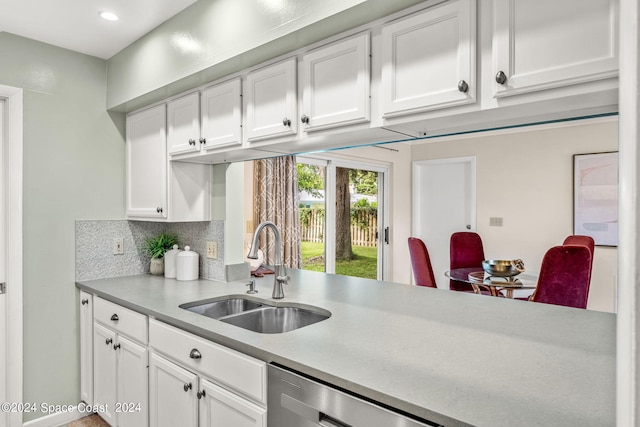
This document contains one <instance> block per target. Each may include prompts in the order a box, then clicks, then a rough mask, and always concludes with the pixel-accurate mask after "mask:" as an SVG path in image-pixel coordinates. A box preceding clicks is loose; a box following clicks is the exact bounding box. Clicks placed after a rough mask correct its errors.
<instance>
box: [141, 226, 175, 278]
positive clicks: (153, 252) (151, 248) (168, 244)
mask: <svg viewBox="0 0 640 427" xmlns="http://www.w3.org/2000/svg"><path fill="white" fill-rule="evenodd" d="M177 244H178V236H176V235H174V234H170V233H162V234H160V235H158V236H156V237H149V238H147V239H146V240H145V242H144V251H145V252H146V253H147V254H148V255H149V256H150V257H151V265H150V268H149V270H150V271H151V274H154V275H156V276H161V275H163V274H164V253H165V252H166V251H168V250H169V249H171V248H172V247H173V245H177Z"/></svg>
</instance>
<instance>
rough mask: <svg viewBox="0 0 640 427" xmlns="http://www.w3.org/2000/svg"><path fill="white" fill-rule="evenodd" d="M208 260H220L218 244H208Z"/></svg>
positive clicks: (209, 242)
mask: <svg viewBox="0 0 640 427" xmlns="http://www.w3.org/2000/svg"><path fill="white" fill-rule="evenodd" d="M207 258H210V259H218V243H216V242H211V241H208V242H207Z"/></svg>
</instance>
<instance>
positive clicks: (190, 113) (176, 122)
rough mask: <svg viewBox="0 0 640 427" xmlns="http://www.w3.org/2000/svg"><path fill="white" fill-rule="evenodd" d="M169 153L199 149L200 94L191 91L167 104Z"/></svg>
mask: <svg viewBox="0 0 640 427" xmlns="http://www.w3.org/2000/svg"><path fill="white" fill-rule="evenodd" d="M167 125H168V130H167V150H168V151H169V154H178V153H189V152H192V151H198V150H200V142H199V139H200V94H199V93H198V92H196V93H191V94H189V95H186V96H183V97H181V98H178V99H174V100H173V101H170V102H169V103H168V105H167Z"/></svg>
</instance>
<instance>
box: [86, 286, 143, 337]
mask: <svg viewBox="0 0 640 427" xmlns="http://www.w3.org/2000/svg"><path fill="white" fill-rule="evenodd" d="M93 318H94V319H95V321H96V322H100V323H102V324H103V325H106V326H108V327H109V328H111V329H113V330H115V331H117V332H119V333H121V334H124V335H127V336H129V337H131V338H133V339H135V340H137V341H139V342H140V343H142V344H147V343H148V342H149V332H148V327H147V316H145V315H144V314H140V313H137V312H135V311H133V310H129V309H128V308H124V307H122V306H120V305H118V304H114V303H112V302H109V301H107V300H104V299H102V298H100V297H95V299H94V304H93Z"/></svg>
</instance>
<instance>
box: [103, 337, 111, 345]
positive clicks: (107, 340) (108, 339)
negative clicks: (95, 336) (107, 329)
mask: <svg viewBox="0 0 640 427" xmlns="http://www.w3.org/2000/svg"><path fill="white" fill-rule="evenodd" d="M112 342H113V339H111V338H107V339H106V341H105V342H104V343H105V344H106V345H109V344H111V343H112Z"/></svg>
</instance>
